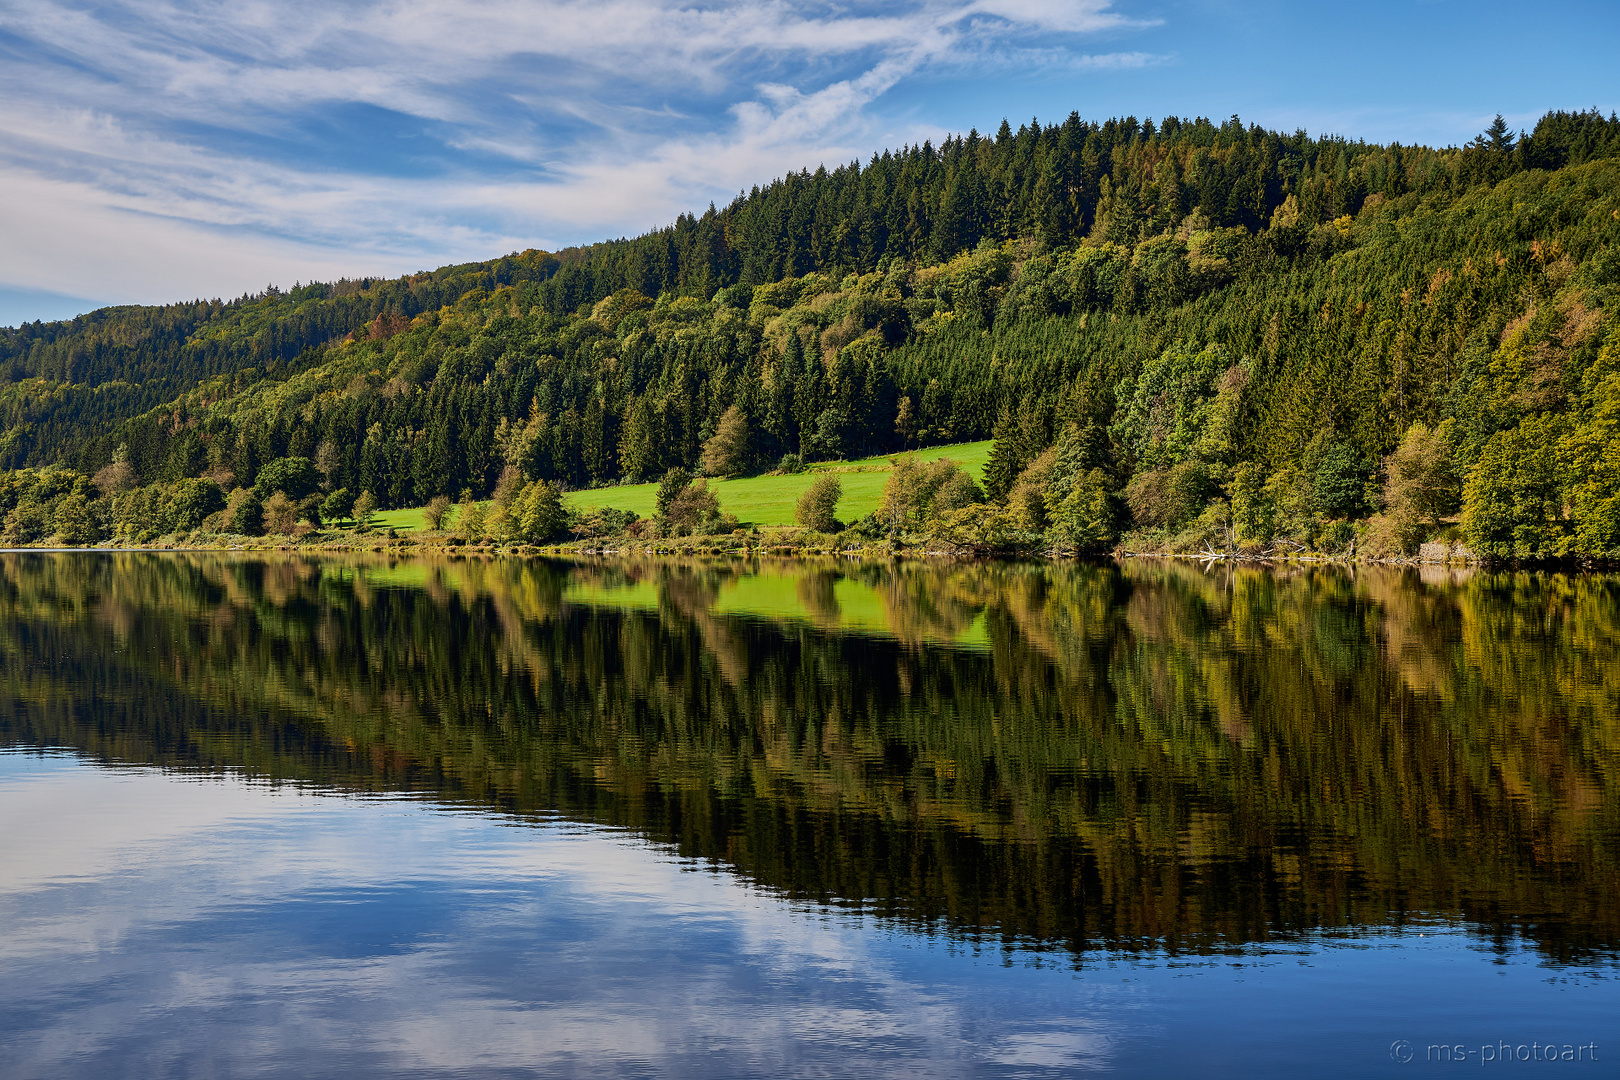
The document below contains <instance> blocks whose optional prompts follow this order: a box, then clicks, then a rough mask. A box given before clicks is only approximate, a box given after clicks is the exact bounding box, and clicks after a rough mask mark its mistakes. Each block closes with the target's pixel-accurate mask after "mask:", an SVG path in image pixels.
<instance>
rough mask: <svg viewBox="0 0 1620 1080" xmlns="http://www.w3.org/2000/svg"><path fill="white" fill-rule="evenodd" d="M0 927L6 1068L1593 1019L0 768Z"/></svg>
mask: <svg viewBox="0 0 1620 1080" xmlns="http://www.w3.org/2000/svg"><path fill="white" fill-rule="evenodd" d="M0 926H3V927H4V928H5V929H4V931H3V933H0V1050H3V1054H0V1076H4V1077H25V1076H27V1077H33V1076H52V1077H71V1076H111V1075H128V1076H210V1075H219V1076H231V1075H243V1074H246V1073H253V1074H255V1075H271V1076H275V1075H286V1076H364V1075H401V1074H412V1075H489V1076H494V1075H525V1074H529V1075H607V1076H623V1075H631V1074H637V1073H645V1074H650V1075H661V1076H669V1075H688V1076H758V1075H773V1076H774V1075H836V1076H858V1075H887V1076H894V1075H915V1076H956V1075H1006V1076H1044V1075H1062V1074H1067V1073H1078V1072H1086V1071H1090V1070H1095V1069H1107V1070H1110V1071H1111V1072H1113V1073H1114V1074H1115V1075H1144V1076H1155V1075H1176V1074H1180V1073H1182V1072H1184V1071H1186V1072H1192V1071H1196V1072H1197V1074H1198V1075H1201V1076H1247V1075H1279V1076H1284V1075H1288V1076H1292V1075H1306V1074H1310V1075H1342V1076H1363V1075H1369V1074H1372V1075H1376V1074H1381V1073H1390V1074H1395V1075H1400V1074H1403V1073H1404V1072H1407V1071H1412V1070H1415V1069H1421V1068H1422V1067H1423V1062H1422V1056H1423V1052H1424V1051H1423V1047H1424V1045H1425V1044H1426V1043H1430V1042H1435V1043H1438V1042H1448V1043H1449V1042H1464V1043H1474V1044H1477V1043H1481V1042H1484V1041H1486V1040H1495V1039H1509V1040H1517V1041H1528V1040H1531V1039H1538V1040H1540V1041H1541V1042H1543V1043H1545V1042H1548V1041H1556V1042H1560V1043H1562V1042H1571V1043H1574V1042H1591V1041H1596V1042H1597V1043H1598V1044H1599V1045H1600V1048H1601V1047H1602V1046H1603V1045H1604V1044H1605V1041H1606V1037H1607V1036H1608V1035H1609V1033H1610V1032H1611V1031H1612V1029H1613V1019H1612V1015H1613V1014H1614V1013H1615V1011H1616V1006H1620V994H1617V993H1616V992H1615V983H1614V982H1613V980H1612V978H1611V977H1610V975H1611V974H1612V973H1595V972H1584V971H1568V970H1562V969H1555V968H1551V967H1547V966H1545V965H1543V964H1541V963H1539V962H1538V960H1537V958H1536V957H1535V955H1534V954H1533V953H1530V952H1517V951H1514V952H1508V953H1505V954H1500V955H1499V954H1495V953H1492V952H1490V951H1489V950H1487V949H1485V948H1483V947H1482V946H1481V945H1480V943H1478V942H1477V941H1475V940H1473V939H1469V938H1467V937H1465V936H1463V935H1461V934H1459V933H1457V932H1455V931H1451V930H1445V929H1439V930H1437V932H1435V933H1431V934H1428V935H1427V936H1425V937H1417V936H1416V935H1415V933H1414V934H1411V935H1408V936H1406V937H1404V938H1400V939H1396V938H1392V937H1387V936H1385V937H1362V938H1358V939H1354V940H1346V941H1341V942H1338V943H1321V944H1318V945H1317V946H1314V947H1311V948H1304V947H1300V948H1294V949H1281V950H1272V951H1270V952H1267V953H1263V954H1258V953H1256V954H1248V955H1244V956H1230V957H1228V956H1220V957H1189V958H1182V959H1166V958H1163V957H1161V958H1158V959H1155V960H1150V961H1142V962H1123V961H1121V962H1114V963H1110V962H1098V963H1095V964H1089V965H1088V966H1087V967H1086V968H1085V969H1084V970H1082V971H1080V972H1075V971H1073V970H1071V969H1070V968H1069V967H1068V966H1066V962H1065V961H1064V960H1062V959H1061V958H1060V957H1059V956H1058V955H1056V954H1048V955H1047V956H1045V957H1042V958H1040V961H1041V962H1040V963H1039V964H1036V963H1034V962H1033V961H1034V960H1035V958H1033V957H1030V956H1027V955H1020V954H1013V955H1012V956H1011V957H1010V958H1009V957H1006V956H1003V955H1001V954H999V953H975V952H974V951H972V950H971V949H968V948H965V947H963V946H961V945H953V944H952V943H949V942H946V941H942V940H932V939H927V938H922V937H918V936H915V935H912V934H909V933H902V932H897V931H894V930H893V929H892V928H889V927H886V926H885V925H884V924H882V923H879V922H876V921H873V920H867V919H862V918H860V917H857V916H854V915H850V914H847V913H838V912H828V911H824V910H822V909H817V908H804V907H796V906H792V905H788V904H784V903H783V902H781V901H779V900H777V899H775V898H773V897H771V896H769V895H766V894H763V893H760V892H758V891H756V890H752V889H750V888H748V887H746V886H745V885H743V884H741V883H740V882H739V881H738V880H737V879H735V878H734V877H732V876H731V875H729V874H726V873H723V872H718V871H713V870H711V869H709V868H708V867H706V866H702V865H696V864H693V863H690V862H686V861H682V860H679V859H676V858H673V857H671V856H670V855H668V854H666V853H664V852H662V851H660V850H658V849H655V848H652V847H650V846H648V845H646V844H644V843H641V842H639V841H637V840H636V839H634V838H633V837H631V836H628V835H625V834H621V833H612V832H608V831H605V830H600V829H585V828H580V827H577V826H573V825H570V824H568V823H565V822H557V823H555V824H553V825H548V826H541V827H531V826H516V827H514V826H512V825H510V824H507V823H503V821H502V819H499V818H496V817H491V816H481V815H475V814H470V813H465V812H461V811H447V810H439V809H435V808H434V807H432V806H431V805H430V804H426V803H423V802H417V801H408V800H397V799H395V800H388V799H378V798H354V797H328V796H321V795H318V794H314V793H311V792H310V791H308V790H300V789H297V788H292V787H281V788H273V787H267V786H263V785H256V784H249V783H245V782H243V781H241V780H239V779H237V778H235V777H226V778H223V779H199V778H197V777H194V776H184V775H179V774H164V773H160V772H158V771H156V770H149V769H146V770H110V769H99V768H93V767H87V766H85V765H83V764H81V763H80V762H79V760H78V759H75V758H72V757H66V756H57V757H40V756H37V755H26V754H15V753H11V754H7V753H0ZM1532 1017H1533V1018H1534V1019H1533V1020H1530V1019H1527V1018H1532ZM1398 1038H1406V1039H1410V1040H1412V1041H1413V1042H1414V1043H1416V1044H1418V1050H1417V1055H1418V1060H1417V1061H1416V1062H1414V1063H1413V1064H1412V1065H1408V1066H1405V1067H1404V1068H1403V1067H1401V1066H1398V1065H1396V1064H1394V1063H1393V1062H1392V1061H1391V1060H1390V1058H1389V1046H1390V1043H1391V1042H1392V1040H1394V1039H1398ZM1613 1057H1614V1059H1615V1060H1620V1043H1616V1044H1614V1051H1613ZM1608 1061H1609V1058H1608V1057H1605V1058H1604V1059H1603V1062H1602V1063H1600V1064H1597V1065H1593V1064H1591V1063H1588V1064H1586V1065H1580V1064H1575V1063H1571V1064H1569V1065H1568V1066H1567V1067H1564V1068H1561V1069H1559V1070H1558V1075H1604V1074H1605V1070H1607V1069H1608V1068H1611V1067H1612V1066H1610V1065H1609V1064H1608ZM1542 1067H1543V1068H1544V1067H1545V1066H1544V1065H1543V1066H1542Z"/></svg>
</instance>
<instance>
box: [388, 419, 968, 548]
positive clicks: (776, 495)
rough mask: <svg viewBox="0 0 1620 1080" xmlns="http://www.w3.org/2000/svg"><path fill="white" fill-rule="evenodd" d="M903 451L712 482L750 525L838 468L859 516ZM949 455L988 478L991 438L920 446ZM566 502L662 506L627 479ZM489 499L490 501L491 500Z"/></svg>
mask: <svg viewBox="0 0 1620 1080" xmlns="http://www.w3.org/2000/svg"><path fill="white" fill-rule="evenodd" d="M898 457H900V455H899V454H880V455H878V456H877V457H869V458H861V459H860V460H859V461H818V462H816V463H815V464H814V465H811V466H810V467H809V468H808V469H806V470H805V471H804V472H802V473H795V474H792V475H788V476H748V477H744V478H742V479H740V480H712V481H710V482H709V487H710V488H711V489H712V490H713V491H714V493H715V495H716V496H717V497H718V498H719V499H720V509H722V510H724V511H725V512H727V513H730V514H736V515H737V520H739V521H742V522H744V523H746V524H750V525H792V524H793V506H794V504H795V503H796V502H798V500H799V496H800V495H801V494H803V492H804V489H805V488H807V487H809V486H810V484H811V482H812V481H813V480H815V478H816V476H817V475H818V474H820V473H824V472H833V473H837V474H838V478H839V480H840V481H841V482H842V483H843V485H844V497H843V499H841V500H840V501H839V503H838V517H839V518H840V519H841V520H843V521H855V520H857V519H859V518H863V517H865V516H866V515H867V514H870V513H872V512H873V511H874V510H876V509H877V508H878V504H879V503H880V502H882V500H883V485H884V484H886V483H888V481H889V471H890V470H891V469H893V468H894V460H895V459H896V458H898ZM935 458H949V459H950V460H951V461H954V462H956V463H957V464H958V465H960V466H962V468H964V469H966V470H967V471H968V473H969V474H970V475H971V476H972V477H973V478H974V479H975V480H979V481H981V482H982V481H983V480H984V467H985V464H986V463H987V462H989V460H990V440H989V439H986V440H984V441H983V442H970V443H955V444H953V445H951V446H929V447H925V448H924V449H922V450H919V451H917V459H918V460H919V461H933V460H934V459H935ZM563 502H564V503H565V504H566V505H567V506H569V507H570V508H571V509H575V510H589V509H596V508H601V507H610V508H612V509H614V510H634V511H635V512H636V513H637V514H640V515H641V516H642V517H652V516H653V514H654V513H655V512H657V509H658V485H657V484H626V485H623V486H622V487H608V488H587V489H586V490H584V491H570V492H569V493H568V494H566V495H564V496H563ZM485 505H486V506H487V505H488V504H487V503H486V504H485ZM422 509H423V508H422V507H420V506H414V507H409V508H407V509H404V510H379V511H377V513H376V514H374V515H373V517H372V522H373V527H374V528H377V529H393V530H394V531H395V532H399V533H408V532H418V531H420V530H421V529H423V528H425V525H424V522H423V520H422ZM456 511H457V507H454V506H452V507H451V508H450V513H449V514H448V515H447V516H446V518H445V522H446V525H447V526H448V527H450V528H454V527H455V519H456Z"/></svg>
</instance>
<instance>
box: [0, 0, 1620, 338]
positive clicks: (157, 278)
mask: <svg viewBox="0 0 1620 1080" xmlns="http://www.w3.org/2000/svg"><path fill="white" fill-rule="evenodd" d="M1617 46H1620V4H1615V3H1613V2H1612V0H1611V2H1607V3H1599V2H1584V3H1576V2H1566V3H1557V2H1552V3H1545V2H1544V3H1539V4H1535V5H1521V4H1505V3H1491V2H1478V0H1475V2H1461V0H1408V2H1406V3H1363V4H1359V5H1354V6H1350V5H1324V4H1311V3H1298V2H1294V3H1282V2H1272V0H1252V2H1249V3H1233V2H1223V0H1179V2H1178V0H1166V2H1159V3H1152V2H1139V0H1117V2H1108V0H1078V2H1067V3H1057V2H1043V0H893V2H888V3H872V4H860V3H845V4H830V3H799V4H788V3H775V2H758V0H716V2H712V3H708V4H704V5H701V6H698V5H694V4H691V3H683V2H673V0H672V2H666V0H507V2H503V3H498V4H497V3H478V2H465V0H414V2H409V3H407V2H403V0H321V2H319V3H315V2H309V0H233V2H231V3H222V2H215V0H110V2H103V3H97V4H94V5H92V4H89V3H86V2H77V0H0V195H3V197H0V325H4V324H14V323H16V322H20V321H23V320H31V319H33V318H46V319H49V318H53V317H54V318H59V317H64V316H70V315H73V314H75V313H77V312H79V311H83V310H87V309H89V308H91V307H95V306H98V305H100V304H105V303H161V302H164V301H168V300H176V299H183V298H191V297H194V296H216V295H224V296H231V295H238V294H240V293H242V292H244V291H256V290H258V289H260V288H263V287H264V286H265V285H266V284H268V283H271V282H274V283H276V284H280V285H289V284H291V283H293V282H294V281H299V280H305V281H307V280H310V279H312V278H313V279H316V280H330V279H333V278H336V277H339V276H343V275H348V276H358V275H362V274H389V275H392V274H399V273H404V272H409V271H412V270H417V269H423V268H429V267H434V266H439V265H442V264H444V263H447V262H454V261H460V260H467V259H478V258H487V257H490V256H493V255H498V254H503V253H505V252H507V251H512V250H519V249H523V248H528V247H542V248H556V247H560V246H564V245H566V244H570V243H578V242H584V241H590V240H594V239H600V238H603V237H608V236H618V235H633V234H635V233H637V232H640V231H643V230H645V229H647V228H650V227H653V226H656V225H660V224H664V223H666V222H668V221H669V220H671V219H672V218H673V217H674V215H675V214H677V213H679V212H681V211H682V210H690V209H701V208H702V207H704V206H706V205H707V204H708V202H709V201H710V200H711V199H712V200H714V201H716V202H724V201H725V200H727V199H728V198H729V197H730V196H731V195H733V194H735V193H736V192H737V191H738V190H739V189H740V188H745V187H748V186H751V185H752V184H755V183H758V182H762V181H765V180H768V179H769V178H771V177H773V176H777V175H780V174H781V173H783V172H785V171H786V170H788V169H794V168H798V167H800V166H808V167H811V168H814V167H815V166H816V165H817V164H819V163H823V162H825V163H828V164H831V163H835V162H840V161H847V160H850V159H852V158H857V157H859V158H865V157H866V156H868V155H869V154H870V153H871V152H872V151H873V150H876V149H881V148H882V147H885V146H894V145H898V144H900V143H902V142H911V141H921V140H922V139H923V138H934V139H938V138H939V137H940V136H942V135H944V134H947V133H950V132H965V131H966V130H967V129H969V128H971V127H977V128H978V129H979V130H980V131H993V130H994V128H995V127H996V125H997V124H998V123H999V122H1000V120H1001V118H1002V117H1004V116H1005V117H1009V118H1010V119H1011V120H1012V121H1013V123H1014V125H1015V126H1016V124H1017V123H1018V122H1020V121H1022V120H1026V119H1028V118H1029V117H1031V116H1039V117H1040V118H1041V119H1042V120H1046V121H1055V120H1058V119H1061V118H1062V117H1063V116H1066V115H1067V114H1068V113H1069V112H1070V111H1071V110H1078V111H1079V112H1080V113H1081V115H1082V116H1084V117H1086V118H1088V119H1105V118H1107V117H1109V116H1116V115H1126V114H1130V115H1135V116H1137V117H1139V118H1141V117H1147V116H1152V117H1155V118H1157V117H1162V116H1165V115H1167V114H1171V113H1174V114H1177V115H1181V116H1196V115H1207V116H1211V117H1215V118H1223V117H1226V116H1229V115H1232V114H1233V113H1236V114H1238V115H1240V116H1242V117H1243V118H1244V119H1245V120H1249V121H1256V122H1259V123H1263V124H1265V125H1267V126H1272V127H1278V128H1283V129H1287V130H1293V129H1294V128H1299V127H1303V128H1306V129H1307V130H1309V131H1312V132H1321V131H1328V132H1335V133H1339V134H1343V135H1347V136H1350V137H1359V138H1366V139H1369V140H1374V141H1387V140H1400V141H1403V142H1426V143H1431V144H1441V145H1448V144H1456V143H1461V142H1463V141H1466V140H1467V139H1469V138H1470V137H1472V136H1473V135H1474V134H1475V133H1476V132H1478V131H1479V130H1480V129H1481V128H1483V127H1484V126H1485V124H1486V123H1488V122H1489V121H1490V119H1491V117H1492V116H1493V115H1494V114H1495V113H1497V112H1501V113H1503V114H1504V115H1506V116H1507V118H1508V119H1509V121H1511V122H1512V123H1513V124H1515V125H1516V126H1528V125H1530V124H1532V123H1533V122H1534V120H1535V118H1536V117H1537V116H1539V115H1540V114H1541V113H1542V112H1544V111H1546V110H1548V109H1551V108H1570V109H1573V108H1587V107H1592V106H1596V107H1599V108H1601V109H1603V110H1604V111H1605V112H1607V111H1610V110H1613V109H1617V108H1620V80H1617V79H1616V77H1615V75H1614V70H1615V61H1614V57H1615V55H1616V50H1617Z"/></svg>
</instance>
